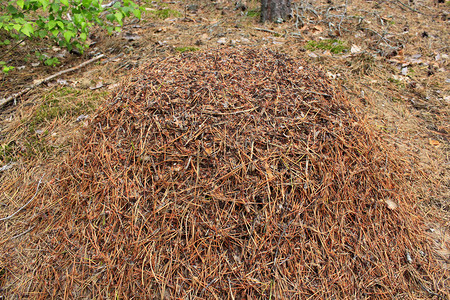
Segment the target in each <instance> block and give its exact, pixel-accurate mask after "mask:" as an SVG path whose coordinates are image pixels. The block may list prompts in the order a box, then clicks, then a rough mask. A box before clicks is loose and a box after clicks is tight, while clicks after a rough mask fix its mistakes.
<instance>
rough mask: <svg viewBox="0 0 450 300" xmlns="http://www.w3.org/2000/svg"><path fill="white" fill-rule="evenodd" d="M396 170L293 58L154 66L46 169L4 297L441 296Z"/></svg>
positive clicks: (358, 121)
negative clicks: (45, 180) (50, 171)
mask: <svg viewBox="0 0 450 300" xmlns="http://www.w3.org/2000/svg"><path fill="white" fill-rule="evenodd" d="M403 164H404V162H403V161H402V160H401V157H398V156H397V155H396V153H395V152H393V151H390V149H388V148H387V146H385V144H383V143H382V141H381V139H380V138H379V136H378V134H377V132H375V131H373V130H372V129H371V128H370V126H368V125H367V124H366V123H365V120H364V117H363V116H360V115H358V114H357V113H356V112H355V111H354V110H353V108H352V106H351V105H350V104H349V103H348V101H347V99H346V96H345V94H343V93H342V91H341V90H340V88H339V87H336V86H333V85H332V84H331V83H330V81H329V79H327V76H326V74H324V73H323V72H322V71H320V70H319V69H316V68H314V67H312V66H311V65H308V64H307V63H305V62H304V61H302V60H298V59H293V58H291V57H289V56H288V55H285V54H281V53H278V52H275V51H272V50H267V49H258V50H257V49H256V48H224V49H221V50H206V51H198V52H186V53H183V54H180V55H177V56H172V57H168V58H155V59H153V60H152V61H151V62H149V63H148V64H146V65H145V66H143V67H141V68H140V69H139V70H137V71H133V72H132V74H131V75H130V76H129V77H128V78H127V79H126V80H125V81H124V82H123V83H122V84H121V85H120V86H119V87H118V88H117V89H116V91H115V92H114V93H113V94H112V96H111V97H110V99H109V101H108V102H107V103H106V104H105V105H104V106H103V107H102V108H101V109H100V110H99V111H98V112H97V114H96V115H95V116H94V117H93V119H92V120H91V121H90V125H89V126H88V127H87V128H86V129H85V132H84V134H83V136H82V137H81V138H80V139H79V140H78V141H76V142H75V143H74V146H73V148H72V149H71V151H70V153H69V154H68V155H67V158H66V159H65V160H64V161H62V162H61V163H60V164H59V165H58V166H57V167H56V168H55V169H54V173H53V174H52V175H51V177H52V181H49V182H48V183H47V184H45V186H44V187H43V190H42V192H41V193H39V194H38V196H37V197H36V198H39V199H38V201H39V203H41V205H40V208H39V210H38V212H37V213H36V214H35V215H34V217H33V218H32V219H31V220H30V221H29V222H30V226H31V225H34V226H35V227H34V228H33V229H32V230H31V232H30V233H28V236H27V239H23V240H21V241H20V242H16V243H12V242H9V241H8V240H7V241H6V242H2V243H1V244H0V251H2V252H3V253H14V252H21V253H24V252H26V253H27V254H26V255H23V257H27V258H28V260H26V259H25V258H22V259H21V260H17V259H15V257H14V255H8V256H6V257H5V258H4V259H3V260H2V268H3V270H8V272H4V273H5V274H7V275H4V276H10V275H8V274H9V273H14V276H15V278H14V280H13V279H9V280H10V281H14V282H15V283H13V284H11V285H10V287H9V289H7V290H6V292H7V293H11V294H16V295H22V296H25V295H28V296H30V295H33V296H37V297H41V298H46V297H66V298H82V297H88V298H90V297H105V298H110V297H112V295H115V297H119V298H133V297H147V298H199V299H212V298H215V299H226V298H227V299H244V298H250V299H254V298H275V299H282V298H288V297H289V298H295V299H303V298H306V297H314V298H349V297H354V298H357V299H363V298H386V297H393V296H403V297H413V296H412V295H417V294H420V293H422V294H424V295H426V296H430V295H438V296H440V297H444V296H445V293H446V292H445V286H446V284H448V272H446V271H445V272H442V269H440V267H439V264H438V263H437V262H436V260H435V258H434V257H433V254H432V253H433V252H432V245H431V242H430V241H429V240H428V238H427V236H426V235H425V233H424V230H423V226H424V224H423V219H422V218H421V217H420V216H419V214H418V212H417V208H416V207H415V204H414V203H415V198H414V195H413V194H412V193H411V190H410V189H409V188H408V185H407V183H406V181H407V177H408V174H407V168H405V167H404V166H403ZM35 190H36V188H35V186H34V187H30V188H29V194H30V196H31V195H33V193H35ZM389 203H394V204H395V209H393V207H392V205H389ZM0 226H4V225H3V224H0ZM25 249H32V251H28V252H27V251H26V250H25ZM25 262H27V263H25ZM20 274H21V275H22V277H21V276H20ZM11 278H12V276H11ZM17 278H19V279H17ZM20 278H22V279H20ZM447 286H448V285H447ZM442 295H444V296H442Z"/></svg>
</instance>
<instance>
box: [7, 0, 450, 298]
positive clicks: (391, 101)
mask: <svg viewBox="0 0 450 300" xmlns="http://www.w3.org/2000/svg"><path fill="white" fill-rule="evenodd" d="M141 4H142V5H143V6H145V7H146V12H145V14H144V18H143V20H141V21H140V22H136V21H130V23H129V24H127V25H126V26H124V29H123V32H122V33H120V34H118V35H115V36H106V35H105V34H104V33H103V32H101V31H100V30H95V31H93V33H92V35H91V37H90V39H91V41H92V43H93V45H92V46H91V47H90V48H89V49H88V50H87V51H86V52H85V54H83V55H82V56H76V55H73V54H68V53H66V54H65V56H64V57H63V58H61V59H60V60H61V62H62V63H61V65H60V66H58V67H55V68H51V67H46V66H42V64H40V65H39V66H37V67H32V66H31V63H33V62H34V63H36V62H37V61H36V59H35V58H34V51H36V50H40V51H41V52H42V51H44V52H46V53H48V54H49V55H51V56H52V55H60V54H62V53H63V50H61V49H58V48H54V47H49V46H48V45H47V44H45V43H42V44H38V43H37V42H36V41H27V42H25V43H22V44H20V45H18V46H17V47H16V48H14V49H13V50H12V51H11V52H10V53H8V54H7V58H8V59H9V63H10V64H12V65H14V66H15V67H16V69H15V70H13V71H12V72H10V75H8V76H4V77H3V78H2V81H1V82H0V97H6V96H8V95H10V94H11V93H14V92H17V91H20V90H21V89H22V88H24V87H26V86H27V85H30V84H32V83H33V81H34V80H37V79H42V78H44V77H46V76H48V75H51V74H53V73H56V72H57V71H59V70H64V69H67V68H69V67H72V66H75V65H78V64H80V63H82V62H83V61H86V60H87V59H89V58H91V57H94V56H95V55H98V54H100V53H103V54H106V55H107V58H106V59H104V60H102V61H100V62H99V63H96V64H93V65H90V66H88V67H86V68H83V69H80V70H79V71H77V72H75V73H71V74H68V75H64V76H62V77H61V78H60V80H59V81H56V80H55V81H52V82H50V83H49V84H47V85H45V86H42V87H40V88H38V89H35V90H33V91H31V92H28V93H27V94H25V95H24V96H23V97H22V98H21V99H18V101H17V104H16V105H13V106H9V107H7V108H6V109H3V111H2V115H1V121H0V126H1V138H2V140H1V144H2V155H1V160H2V166H5V165H8V163H9V162H10V161H12V162H13V163H14V164H11V166H12V168H10V169H8V170H5V171H2V174H1V180H2V188H1V198H0V205H1V206H0V218H3V217H6V216H9V215H11V214H13V213H14V212H15V211H17V210H18V209H19V208H21V206H22V205H24V204H25V203H27V201H28V200H29V199H30V198H31V196H32V195H30V189H25V188H24V186H26V185H30V186H33V187H35V186H36V184H37V182H38V181H39V179H40V178H41V176H43V175H44V174H49V173H51V169H52V168H53V167H52V166H54V165H57V164H59V162H60V161H61V160H62V159H63V158H64V157H65V155H66V153H67V149H70V147H71V146H72V144H73V141H74V140H78V139H79V136H80V132H84V127H85V126H88V125H87V124H88V123H89V120H92V119H93V117H94V111H95V109H96V108H97V107H98V106H101V105H103V104H104V101H105V99H108V97H107V95H108V94H109V93H110V92H111V91H113V90H114V89H115V88H117V83H119V82H120V81H121V80H122V78H126V77H127V76H128V74H129V73H130V72H131V71H132V70H134V69H136V68H138V67H139V66H142V65H144V64H145V63H146V62H148V61H149V60H150V59H153V58H163V57H169V56H172V55H179V53H180V52H182V51H195V50H197V49H199V50H204V49H216V48H225V47H231V48H233V47H236V46H242V45H245V46H248V47H253V48H263V47H264V48H270V49H274V50H276V51H279V52H284V53H287V54H289V55H290V56H291V57H297V58H301V59H304V60H305V61H306V62H308V63H309V64H311V65H316V66H320V67H321V68H322V69H323V70H324V72H325V73H326V74H327V77H328V79H329V80H330V81H331V82H332V84H333V85H335V86H336V87H339V88H340V89H342V91H343V92H345V95H346V98H348V99H349V100H350V101H351V104H352V107H353V108H354V109H355V110H356V111H357V113H358V114H359V116H365V118H367V124H369V125H368V126H371V127H372V128H373V130H376V131H378V132H379V135H380V136H381V137H382V139H383V141H384V142H385V143H386V148H389V147H390V148H389V149H395V151H396V152H397V153H396V156H399V157H401V163H402V165H403V166H404V168H406V169H407V170H406V173H408V179H409V188H410V191H411V192H412V194H414V195H415V199H416V202H415V206H416V207H412V208H411V209H419V210H420V212H421V216H422V217H423V218H424V221H425V222H426V226H424V227H423V228H422V227H421V230H423V231H425V232H426V233H427V234H428V236H429V237H430V238H431V239H432V241H434V247H435V254H434V255H436V256H437V259H438V260H439V261H440V266H441V267H442V273H441V275H442V280H441V282H440V283H439V284H436V285H434V286H433V285H430V284H429V282H426V281H423V282H421V283H420V284H417V289H414V291H415V292H414V293H416V294H415V296H414V297H419V296H422V297H431V296H435V295H436V294H439V295H440V296H441V297H448V290H447V291H445V288H443V287H445V285H446V284H447V287H448V278H449V277H448V276H449V275H448V272H449V259H450V235H449V232H450V161H449V153H450V144H449V137H450V135H449V133H450V125H449V124H450V122H449V102H450V88H449V86H450V83H449V79H450V72H449V70H448V69H449V62H450V59H449V48H448V40H449V39H450V32H449V30H448V27H449V10H450V6H449V4H448V2H447V3H436V2H432V1H412V2H411V1H410V2H400V1H397V0H394V1H389V2H373V1H359V0H358V1H352V2H351V3H350V2H348V3H347V4H345V3H341V2H333V1H327V2H325V1H323V2H314V3H310V4H309V3H297V4H296V6H295V10H294V13H295V16H294V18H293V19H292V20H290V21H289V22H285V23H282V24H265V25H262V24H259V23H258V16H257V13H256V10H257V9H258V7H259V4H258V3H256V2H247V3H245V6H246V7H245V9H244V10H243V7H242V6H236V5H235V3H234V2H227V1H221V2H205V1H197V2H192V3H189V4H187V5H186V4H185V3H181V2H170V3H164V2H153V3H147V2H144V1H142V3H141ZM162 9H171V10H173V11H178V12H179V14H178V15H177V14H175V13H173V14H172V15H170V14H169V17H168V18H166V19H164V20H162V19H159V18H157V17H156V14H155V12H158V11H161V10H162ZM169 12H172V11H169ZM255 15H256V16H255ZM330 39H332V40H333V42H332V43H331V44H332V47H328V46H324V48H325V49H317V46H316V48H314V47H315V46H314V45H313V44H311V43H309V44H308V42H309V41H316V42H318V43H319V42H320V41H322V40H330ZM334 40H340V41H342V42H343V43H342V44H339V43H338V42H337V41H334ZM318 43H316V44H315V45H317V44H318ZM333 44H334V46H333ZM337 46H341V47H342V48H339V47H337ZM355 46H356V47H355ZM333 47H334V48H333ZM336 47H337V49H336ZM358 48H359V49H358ZM8 50H9V49H7V48H5V49H4V51H8ZM333 52H337V53H333ZM30 54H31V56H30V57H29V59H28V60H27V61H25V60H24V58H27V56H28V55H30ZM8 59H5V58H4V59H2V60H8ZM21 66H25V68H24V69H22V68H20V67H21ZM74 102H75V103H76V104H75V105H74V104H73V103H74ZM55 103H57V104H55ZM55 106H56V107H58V110H56V112H55V111H54V110H52V109H53V108H54V107H55ZM49 115H50V116H49ZM81 115H89V116H88V118H87V119H84V120H80V121H78V122H76V120H77V118H78V117H80V116H81ZM39 116H42V118H41V119H43V120H41V119H39V118H38V117H39ZM37 119H38V120H40V121H37ZM43 178H44V179H43V182H45V185H46V188H49V187H51V185H52V183H53V182H54V180H55V179H52V178H48V176H47V177H46V176H44V177H43ZM24 184H25V185H24ZM33 192H34V188H33ZM38 192H39V191H38ZM44 207H45V208H48V203H45V201H41V200H39V201H37V203H35V202H32V203H31V204H30V206H29V207H26V208H25V209H24V210H23V211H21V212H20V213H19V214H18V215H17V217H15V218H11V219H9V220H7V221H0V222H2V223H1V224H0V230H1V231H2V233H3V235H2V238H1V240H0V243H1V245H7V246H8V248H10V247H11V246H14V245H15V244H14V243H18V244H17V245H19V244H20V243H21V242H23V241H24V240H26V239H27V234H28V233H29V232H31V233H33V230H35V227H34V225H33V224H30V220H32V219H33V220H35V218H34V217H36V215H39V214H40V213H42V211H40V210H41V209H43V208H44ZM17 235H20V236H18V237H17ZM13 237H14V238H13ZM12 238H13V239H12ZM11 255H12V254H11ZM29 257H30V256H27V255H24V256H20V257H19V256H17V261H18V264H28V263H30V262H29V261H27V259H28V258H29ZM9 260H10V259H9ZM17 274H18V273H17ZM15 276H18V275H15V273H14V272H13V270H11V269H9V268H8V266H7V263H6V260H3V259H0V284H1V285H0V288H2V289H3V290H5V291H11V290H14V289H16V291H20V293H21V294H23V293H27V286H24V285H23V284H24V282H25V283H27V282H30V281H27V280H25V281H23V280H22V281H21V280H19V278H18V277H15ZM29 276H30V277H28V279H29V280H31V279H32V276H31V275H30V274H29ZM205 280H206V279H205ZM19 282H20V284H21V286H20V289H17V288H18V287H17V284H18V283H19ZM430 282H431V281H430ZM204 288H205V287H204ZM205 289H206V288H205ZM390 293H391V295H395V292H392V290H390ZM392 293H394V294H392ZM445 293H447V294H445ZM403 296H405V297H407V296H406V294H404V295H403ZM409 296H410V297H413V296H411V295H409ZM349 297H350V295H349ZM436 297H437V296H436Z"/></svg>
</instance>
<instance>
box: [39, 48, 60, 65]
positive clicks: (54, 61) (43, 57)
mask: <svg viewBox="0 0 450 300" xmlns="http://www.w3.org/2000/svg"><path fill="white" fill-rule="evenodd" d="M35 54H36V56H37V58H38V59H39V60H40V61H42V62H43V63H44V65H46V66H52V67H54V66H56V65H59V64H60V63H61V62H60V61H59V59H58V58H57V57H48V55H47V54H45V53H40V52H39V51H36V52H35Z"/></svg>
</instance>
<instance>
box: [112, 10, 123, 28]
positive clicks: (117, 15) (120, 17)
mask: <svg viewBox="0 0 450 300" xmlns="http://www.w3.org/2000/svg"><path fill="white" fill-rule="evenodd" d="M114 16H116V19H117V22H119V24H120V25H122V20H123V15H122V13H121V12H120V11H118V12H116V13H115V14H114Z"/></svg>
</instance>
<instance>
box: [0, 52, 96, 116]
mask: <svg viewBox="0 0 450 300" xmlns="http://www.w3.org/2000/svg"><path fill="white" fill-rule="evenodd" d="M104 56H105V55H104V54H100V55H98V56H96V57H93V58H91V59H90V60H88V61H85V62H84V63H82V64H80V65H78V66H75V67H72V68H70V69H67V70H63V71H61V72H58V73H56V74H53V75H51V76H49V77H47V78H44V79H42V80H39V81H38V82H37V83H35V84H33V85H31V86H30V87H27V88H25V89H23V90H21V91H20V92H18V93H15V94H13V95H11V96H9V97H7V98H3V99H0V108H3V107H4V106H5V105H7V104H8V103H9V102H11V101H12V100H14V99H17V98H18V97H20V96H22V95H23V94H25V93H27V92H28V91H30V90H32V89H34V88H36V87H38V86H40V85H41V84H43V83H45V82H48V81H50V80H52V79H54V78H56V77H58V76H61V75H63V74H66V73H69V72H72V71H76V70H78V69H80V68H82V67H84V66H86V65H88V64H90V63H92V62H94V61H97V60H99V59H100V58H102V57H104Z"/></svg>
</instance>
